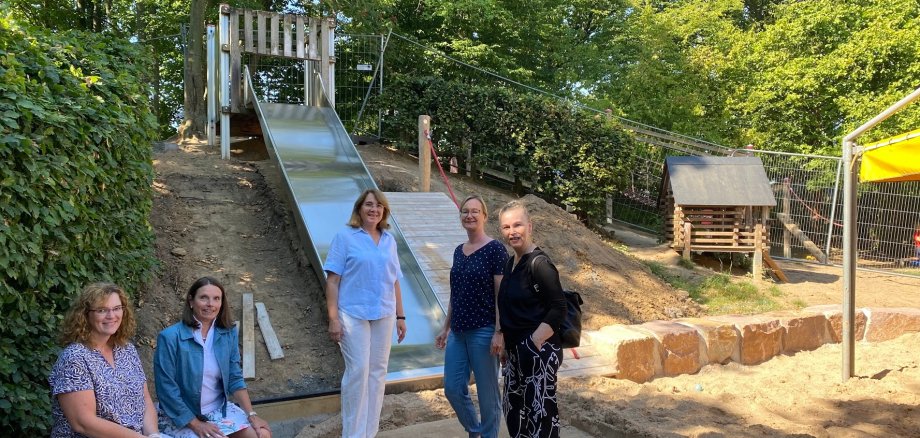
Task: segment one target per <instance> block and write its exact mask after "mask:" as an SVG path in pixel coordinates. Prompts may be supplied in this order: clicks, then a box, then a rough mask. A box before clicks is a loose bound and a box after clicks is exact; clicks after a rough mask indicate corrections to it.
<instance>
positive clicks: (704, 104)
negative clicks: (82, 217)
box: [6, 0, 920, 154]
mask: <svg viewBox="0 0 920 438" xmlns="http://www.w3.org/2000/svg"><path fill="white" fill-rule="evenodd" d="M6 3H7V5H8V7H9V9H10V10H11V11H12V12H13V14H14V16H15V17H16V18H18V19H20V20H24V21H28V22H31V23H32V24H35V25H38V26H40V27H44V28H49V29H69V28H75V29H82V30H89V31H94V32H105V33H110V34H112V35H115V36H121V37H124V38H132V37H133V38H135V39H136V40H138V41H139V44H142V45H143V46H144V47H145V49H146V50H148V52H149V53H151V55H152V56H153V57H154V58H155V60H156V62H155V72H154V73H155V74H154V75H153V76H154V78H152V79H151V81H152V82H154V83H153V84H151V85H152V87H151V88H152V91H151V93H152V95H153V97H154V98H153V99H152V100H153V102H154V104H155V105H156V108H155V111H156V114H157V115H158V119H159V121H160V124H161V125H162V126H164V127H165V128H164V129H162V131H163V132H164V133H165V132H167V131H168V130H169V129H168V127H169V126H170V125H175V123H176V121H177V119H179V118H181V117H183V113H182V111H181V107H182V106H183V99H187V97H186V96H184V95H183V91H182V82H183V75H182V64H183V53H184V52H183V41H182V39H181V38H179V35H180V26H182V25H189V24H192V26H190V28H191V29H201V27H200V26H194V24H196V23H189V20H190V17H195V20H196V21H200V20H202V19H203V20H205V21H207V22H214V21H216V9H217V2H213V1H206V0H200V1H199V0H196V1H192V0H136V1H135V0H131V1H129V0H105V1H101V0H77V1H70V0H50V1H45V2H43V5H42V7H41V8H35V7H34V5H33V3H34V2H32V1H31V0H10V1H8V2H6ZM228 3H230V4H231V5H232V6H236V7H249V8H254V9H265V10H274V11H284V12H295V13H306V14H310V15H334V16H335V17H336V18H337V20H338V22H339V25H340V32H344V33H365V34H366V33H375V34H379V33H386V32H387V31H388V30H393V31H394V32H396V33H398V34H400V35H403V36H405V37H407V38H411V39H414V40H416V41H418V42H419V43H421V44H423V45H425V46H429V47H433V48H436V49H438V50H440V51H442V52H444V53H447V54H448V55H450V56H452V57H454V58H457V59H459V60H461V61H464V62H467V63H469V64H472V65H475V66H478V67H481V68H483V69H486V70H489V71H493V72H496V73H498V74H499V75H502V76H505V77H507V78H510V79H513V80H515V81H518V82H521V83H524V84H527V85H530V86H534V87H538V88H541V89H544V90H547V91H549V92H552V93H556V94H561V95H564V96H567V97H570V98H574V99H577V100H579V101H581V102H584V103H586V104H589V105H592V106H595V107H597V108H600V109H604V108H612V109H613V111H614V113H616V114H618V115H621V116H624V117H627V118H631V119H634V120H637V121H640V122H643V123H647V124H651V125H654V126H658V127H661V128H664V129H669V130H673V131H677V132H680V133H684V134H688V135H693V136H698V137H701V138H703V139H706V140H710V141H714V142H718V143H723V144H725V145H727V146H734V147H738V146H740V145H744V144H748V143H753V144H754V145H756V146H757V147H759V148H764V149H775V150H783V151H794V152H815V153H834V154H836V152H835V151H836V150H837V148H838V145H837V143H839V138H840V137H841V136H842V135H844V134H845V133H846V132H847V131H848V130H850V129H853V128H854V127H856V126H858V125H859V124H861V123H862V122H864V121H865V120H867V119H868V118H870V117H871V116H872V115H874V114H876V113H877V112H878V111H880V110H881V109H884V108H885V107H886V106H887V105H889V104H890V103H891V102H893V101H895V100H897V99H898V98H899V97H900V96H903V95H905V94H907V93H908V92H910V91H911V90H912V89H913V88H915V87H917V86H918V85H920V84H918V81H916V80H914V79H913V78H916V77H918V76H917V73H918V71H917V70H918V69H920V62H918V60H920V59H918V58H920V38H918V32H920V21H918V20H920V18H918V16H920V4H918V3H917V2H916V1H912V0H891V1H881V0H869V1H854V0H846V1H831V0H807V1H789V0H786V1H784V0H561V1H560V0H554V1H550V0H533V1H529V2H520V1H509V0H456V1H451V2H432V1H424V0H422V1H419V0H325V1H322V2H316V1H305V0H248V1H245V0H241V1H229V2H228ZM195 8H198V9H201V8H204V9H203V11H202V12H201V13H200V14H193V13H192V11H193V10H195ZM198 17H203V18H198ZM195 55H196V56H202V55H200V54H198V53H195ZM418 64H419V63H418V59H417V56H416V54H415V52H412V53H411V54H410V53H404V54H402V56H401V54H400V53H398V52H397V51H395V50H394V51H393V52H388V53H387V66H388V67H387V68H388V72H395V73H404V74H407V75H409V76H413V75H415V76H421V75H430V74H437V75H439V76H442V77H448V78H452V79H462V78H463V76H464V75H465V74H468V71H465V70H463V69H461V68H458V67H456V66H450V65H441V66H439V67H438V69H437V70H436V71H432V70H431V69H428V70H424V69H420V67H419V65H418ZM193 74H198V73H195V72H193ZM473 80H475V79H468V81H473ZM196 93H197V91H196ZM197 94H200V93H197ZM197 94H196V95H194V96H192V98H194V99H201V98H202V97H201V96H197ZM185 106H188V102H187V101H186V102H185ZM918 117H920V112H918V111H916V110H913V111H909V112H907V113H906V114H904V115H902V116H899V117H897V118H895V119H894V120H892V121H891V122H889V123H887V124H886V125H884V126H883V127H882V129H880V130H879V131H878V135H883V134H888V133H895V132H900V131H904V130H907V129H911V128H915V127H916V125H917V121H918Z"/></svg>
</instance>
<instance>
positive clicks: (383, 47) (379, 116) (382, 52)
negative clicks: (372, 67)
mask: <svg viewBox="0 0 920 438" xmlns="http://www.w3.org/2000/svg"><path fill="white" fill-rule="evenodd" d="M392 32H393V29H392V28H391V29H390V33H392ZM389 42H390V35H389V33H388V34H387V36H386V39H385V40H384V36H383V35H380V94H379V96H383V55H385V54H386V52H387V43H389ZM382 136H383V110H382V109H380V108H378V109H377V138H381V137H382Z"/></svg>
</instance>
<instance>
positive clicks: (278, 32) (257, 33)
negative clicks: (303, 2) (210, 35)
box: [220, 4, 335, 113]
mask: <svg viewBox="0 0 920 438" xmlns="http://www.w3.org/2000/svg"><path fill="white" fill-rule="evenodd" d="M220 12H221V18H222V19H221V23H222V24H223V23H226V25H227V26H228V27H229V42H228V43H227V44H223V45H222V47H221V51H222V52H224V53H229V55H230V66H229V70H230V71H229V75H230V93H229V94H230V107H229V108H225V109H224V110H225V111H226V110H229V111H230V112H233V113H239V112H242V111H243V110H244V105H243V90H242V86H243V84H242V66H241V62H242V54H243V53H250V54H254V55H259V56H272V57H280V58H289V59H302V60H304V61H316V62H318V63H319V65H318V69H317V70H318V71H319V73H320V75H321V76H322V78H323V80H322V81H321V83H322V84H323V86H324V89H325V93H326V97H327V98H328V99H329V103H330V104H331V105H335V47H334V38H333V36H334V33H335V20H334V19H333V18H317V17H306V16H303V15H293V14H281V13H277V12H269V11H254V10H250V9H236V8H231V7H230V6H229V5H227V4H222V5H221V6H220ZM313 82H314V81H312V80H310V78H308V77H305V78H304V87H305V89H309V87H310V86H311V84H312V83H313Z"/></svg>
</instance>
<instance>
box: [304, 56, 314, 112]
mask: <svg viewBox="0 0 920 438" xmlns="http://www.w3.org/2000/svg"><path fill="white" fill-rule="evenodd" d="M311 86H312V81H310V61H308V60H306V59H305V60H304V61H303V104H304V105H310V93H311V91H310V87H311Z"/></svg>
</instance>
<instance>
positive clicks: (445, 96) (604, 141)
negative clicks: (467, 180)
mask: <svg viewBox="0 0 920 438" xmlns="http://www.w3.org/2000/svg"><path fill="white" fill-rule="evenodd" d="M377 105H378V106H379V107H380V108H382V109H384V110H385V111H386V112H387V114H388V116H387V117H386V118H385V124H386V125H385V129H386V132H394V133H397V134H396V138H395V140H396V142H397V145H399V146H401V147H407V148H409V149H415V148H417V146H416V137H417V129H418V128H417V126H418V116H419V115H421V114H428V115H430V116H431V117H432V120H433V121H432V125H433V127H434V133H433V135H432V137H433V139H434V141H435V142H436V148H437V150H438V151H439V155H441V156H442V158H444V157H450V156H456V157H460V158H461V159H465V157H466V156H467V150H466V149H467V147H470V148H472V154H471V156H472V161H473V164H474V165H475V166H477V167H478V168H480V169H482V168H488V169H497V170H501V171H502V172H506V173H508V174H511V175H513V176H514V178H516V179H517V181H518V183H519V184H529V185H530V187H531V190H533V191H535V192H537V193H540V194H542V195H543V196H545V197H548V198H549V199H551V200H556V201H558V202H560V203H564V204H569V205H572V206H574V207H575V208H576V209H577V210H578V211H580V212H583V213H585V214H587V215H591V216H600V215H602V214H603V212H604V211H603V210H604V205H605V204H604V202H605V197H606V194H608V193H611V192H613V191H614V190H616V189H617V188H619V185H620V184H621V181H622V179H621V176H622V175H624V174H625V173H626V172H628V171H627V170H625V169H624V164H625V163H622V162H621V161H620V159H621V157H625V156H627V155H628V154H626V153H625V152H626V150H627V149H628V148H630V147H632V139H631V137H630V136H629V135H628V134H627V133H626V132H624V131H623V130H622V129H620V128H619V127H618V126H616V124H615V123H614V122H612V121H611V120H609V119H608V118H606V117H595V116H594V115H590V116H588V115H586V114H585V113H584V112H582V111H579V110H577V109H576V108H574V107H573V106H572V105H570V104H568V103H564V102H559V101H556V100H552V99H548V98H544V97H541V96H533V95H526V94H516V93H513V92H511V91H508V90H506V89H503V88H488V87H480V86H475V85H469V84H464V83H461V82H454V81H445V80H442V79H436V78H431V77H426V78H411V79H406V78H401V77H396V78H391V79H390V80H389V82H388V86H387V89H386V92H385V93H384V95H383V96H382V97H381V99H380V101H379V102H378V103H377ZM467 145H469V146H467Z"/></svg>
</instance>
